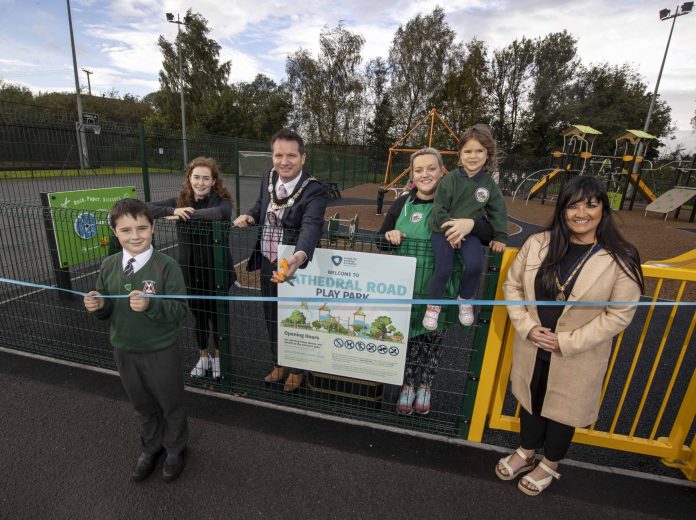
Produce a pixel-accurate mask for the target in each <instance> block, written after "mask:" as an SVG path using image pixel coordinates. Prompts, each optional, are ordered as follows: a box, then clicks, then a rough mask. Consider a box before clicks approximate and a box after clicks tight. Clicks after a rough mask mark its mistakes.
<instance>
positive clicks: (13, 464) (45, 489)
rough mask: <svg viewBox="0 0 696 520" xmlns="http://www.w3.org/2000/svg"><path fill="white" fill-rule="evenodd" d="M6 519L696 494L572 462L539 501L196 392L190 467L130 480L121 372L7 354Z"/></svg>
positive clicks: (539, 510)
mask: <svg viewBox="0 0 696 520" xmlns="http://www.w3.org/2000/svg"><path fill="white" fill-rule="evenodd" d="M0 388H2V391H1V392H0V406H2V416H1V421H0V519H2V520H10V519H12V520H14V519H44V518H45V519H71V520H76V519H83V518H84V519H128V520H135V519H139V518H148V519H160V518H162V519H227V518H234V519H247V518H272V519H275V518H278V519H284V520H291V519H292V520H294V519H315V518H316V519H333V518H337V519H339V518H351V519H362V518H375V519H406V518H408V519H419V520H420V519H422V520H426V519H428V520H430V519H439V518H443V519H445V518H446V519H450V518H451V519H454V518H456V519H462V520H463V519H468V518H501V519H507V518H510V519H513V518H559V517H563V518H566V519H572V518H612V519H623V518H626V519H647V518H683V519H687V518H694V512H696V485H694V484H693V483H688V482H686V481H681V482H679V481H677V480H675V479H668V478H664V477H657V478H656V477H652V478H645V476H644V477H638V476H634V475H631V474H630V473H621V472H610V471H607V469H606V468H602V470H600V468H592V467H591V466H588V465H578V464H574V463H572V462H568V463H566V464H564V465H563V466H562V467H561V471H562V474H563V478H562V479H561V480H560V481H558V482H554V483H553V485H552V486H551V487H550V488H549V489H548V490H547V491H546V492H545V493H544V494H543V495H541V496H539V497H536V498H530V497H527V496H525V495H523V494H522V493H521V492H519V491H518V490H517V489H516V487H515V484H514V483H511V482H501V481H499V480H498V479H497V478H496V477H495V475H494V472H493V467H494V465H495V462H496V461H497V460H498V458H500V456H501V453H500V452H498V451H496V450H495V449H493V448H491V447H488V446H484V445H471V444H467V443H462V442H460V441H448V440H446V439H445V440H443V439H436V438H434V437H429V436H423V435H418V436H415V435H409V434H405V433H404V432H396V431H390V430H387V429H376V428H373V427H368V426H365V425H361V424H357V423H349V422H345V421H343V422H339V421H336V420H328V419H326V418H321V417H318V416H316V415H312V414H307V413H302V412H300V413H297V412H295V413H292V412H290V411H287V410H282V409H279V408H277V407H262V406H259V405H258V404H251V403H248V402H243V401H240V400H230V399H224V398H220V397H215V396H212V395H207V394H202V393H193V392H188V393H187V404H188V407H189V412H190V430H191V438H190V443H189V458H188V466H187V468H186V470H185V471H184V473H183V474H182V476H181V477H180V478H179V479H178V480H177V481H175V482H173V483H170V484H166V483H164V482H163V481H162V480H161V479H160V477H159V473H160V472H161V464H160V467H158V468H157V470H156V472H155V474H153V475H152V476H151V477H150V478H149V479H147V480H145V481H144V482H141V483H134V482H131V481H130V478H129V477H130V472H131V469H132V466H133V464H134V463H135V460H136V458H137V456H138V453H139V449H138V440H137V434H136V429H135V423H134V420H133V417H132V409H131V407H130V404H129V403H128V401H127V399H126V396H125V394H124V392H123V389H122V387H121V384H120V381H119V379H118V377H116V376H114V375H113V374H111V373H106V372H98V371H94V370H86V369H84V368H81V367H78V366H74V365H67V364H59V363H54V362H48V361H44V360H40V359H37V358H32V357H27V356H24V355H18V354H15V353H10V352H7V351H3V352H0Z"/></svg>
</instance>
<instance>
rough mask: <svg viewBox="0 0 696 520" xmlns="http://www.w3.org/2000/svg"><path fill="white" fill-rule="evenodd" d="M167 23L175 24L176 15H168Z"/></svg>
mask: <svg viewBox="0 0 696 520" xmlns="http://www.w3.org/2000/svg"><path fill="white" fill-rule="evenodd" d="M167 21H168V22H173V21H174V15H173V14H172V13H167Z"/></svg>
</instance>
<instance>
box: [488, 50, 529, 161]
mask: <svg viewBox="0 0 696 520" xmlns="http://www.w3.org/2000/svg"><path fill="white" fill-rule="evenodd" d="M533 63H534V43H533V42H532V40H530V39H528V38H525V37H522V39H521V40H519V41H518V40H514V41H513V42H512V43H510V44H509V45H508V46H507V47H505V48H503V49H499V50H496V51H494V52H493V58H492V60H491V62H490V71H491V93H492V100H491V102H492V110H493V117H492V122H491V127H492V128H493V131H494V133H495V135H496V138H497V139H498V142H499V143H500V144H501V146H502V149H503V150H507V151H510V150H512V149H513V148H514V146H515V145H516V144H517V141H518V125H519V120H520V117H521V115H522V110H523V108H524V104H525V102H526V95H527V92H528V90H529V88H530V79H531V76H532V65H533Z"/></svg>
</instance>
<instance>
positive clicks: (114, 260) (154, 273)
mask: <svg viewBox="0 0 696 520" xmlns="http://www.w3.org/2000/svg"><path fill="white" fill-rule="evenodd" d="M122 259H123V253H116V254H114V255H111V256H109V257H108V258H106V259H105V260H104V262H103V263H102V267H101V270H100V271H99V277H98V278H97V287H96V290H97V291H98V292H100V293H101V294H103V295H117V294H122V295H127V294H129V293H130V292H131V291H135V290H140V291H143V292H144V293H147V294H181V295H186V284H185V283H184V276H183V274H182V272H181V268H180V267H179V264H177V262H176V261H175V260H174V259H173V258H171V257H169V256H167V255H165V254H164V253H160V252H159V251H157V250H154V251H153V252H152V256H151V257H150V260H148V262H147V264H145V265H144V266H143V267H142V268H141V269H140V270H138V272H137V273H134V274H132V275H131V276H125V275H124V274H123V263H122ZM186 310H187V304H186V300H185V299H183V298H182V299H165V298H151V299H150V304H149V305H148V308H147V309H146V310H145V311H144V312H134V311H133V310H131V308H130V304H129V300H128V298H114V299H111V298H106V299H105V300H104V308H103V309H101V310H98V311H96V313H95V314H96V316H97V318H99V319H109V321H110V324H111V328H110V338H111V344H112V345H113V346H114V347H115V348H117V349H120V350H123V351H126V352H156V351H158V350H162V349H165V348H169V347H171V346H173V345H174V344H175V343H176V338H177V334H178V332H179V326H180V324H181V322H182V321H183V320H184V318H185V317H186Z"/></svg>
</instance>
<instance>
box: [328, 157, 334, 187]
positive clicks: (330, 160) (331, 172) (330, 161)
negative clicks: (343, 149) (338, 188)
mask: <svg viewBox="0 0 696 520" xmlns="http://www.w3.org/2000/svg"><path fill="white" fill-rule="evenodd" d="M333 156H334V154H333V151H330V152H329V183H330V182H331V181H332V180H333V179H332V178H331V177H333Z"/></svg>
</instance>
